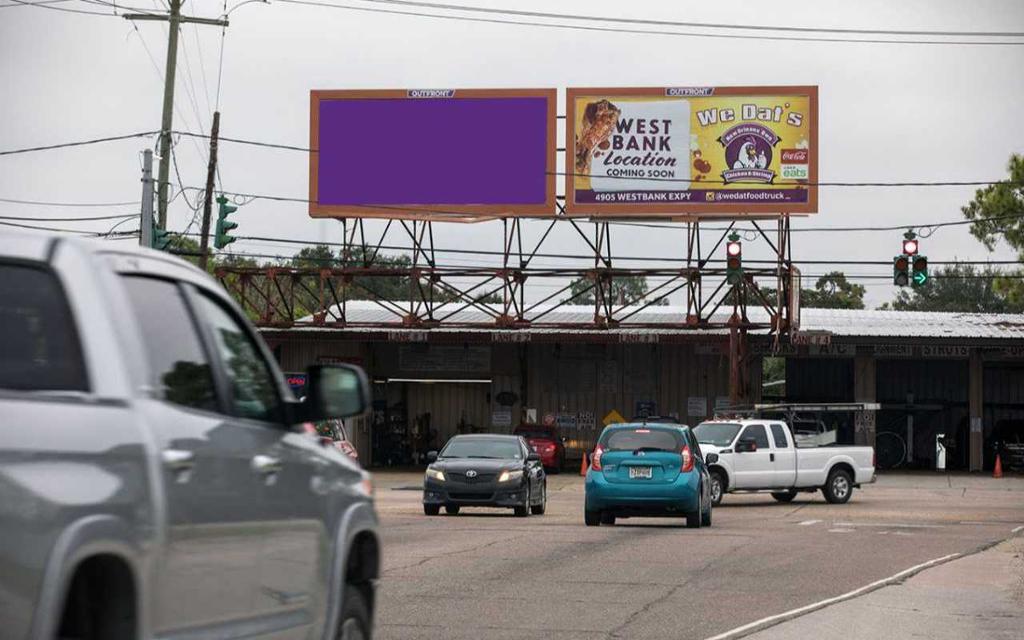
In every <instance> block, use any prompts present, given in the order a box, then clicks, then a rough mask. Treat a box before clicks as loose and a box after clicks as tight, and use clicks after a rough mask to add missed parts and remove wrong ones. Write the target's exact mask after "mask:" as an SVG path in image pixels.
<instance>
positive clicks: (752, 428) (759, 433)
mask: <svg viewBox="0 0 1024 640" xmlns="http://www.w3.org/2000/svg"><path fill="white" fill-rule="evenodd" d="M745 438H753V439H754V442H756V443H757V448H758V449H768V448H770V447H771V445H769V444H768V432H767V431H766V430H765V428H764V425H763V424H752V425H748V426H747V428H746V429H744V430H743V435H741V436H740V440H743V439H745Z"/></svg>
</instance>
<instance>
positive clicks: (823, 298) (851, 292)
mask: <svg viewBox="0 0 1024 640" xmlns="http://www.w3.org/2000/svg"><path fill="white" fill-rule="evenodd" d="M761 291H762V292H763V293H764V294H765V297H767V298H768V300H770V301H771V302H772V304H775V303H776V301H777V300H778V292H776V291H775V289H772V288H769V287H765V288H763V289H761ZM864 292H865V288H864V285H860V284H853V283H852V282H850V281H849V280H847V279H846V274H845V273H843V272H842V271H832V272H830V273H826V274H825V275H823V276H822V277H820V278H818V281H817V282H815V283H814V288H813V289H800V306H801V307H802V308H804V309H863V308H864Z"/></svg>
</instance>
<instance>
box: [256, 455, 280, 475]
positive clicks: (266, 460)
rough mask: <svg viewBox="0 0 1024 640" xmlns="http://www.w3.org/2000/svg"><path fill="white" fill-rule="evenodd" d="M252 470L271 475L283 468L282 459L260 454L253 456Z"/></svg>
mask: <svg viewBox="0 0 1024 640" xmlns="http://www.w3.org/2000/svg"><path fill="white" fill-rule="evenodd" d="M252 470H253V471H255V472H257V473H262V474H263V475H270V474H272V473H277V472H278V471H280V470H281V460H279V459H278V458H275V457H273V456H265V455H262V454H261V455H258V456H253V458H252Z"/></svg>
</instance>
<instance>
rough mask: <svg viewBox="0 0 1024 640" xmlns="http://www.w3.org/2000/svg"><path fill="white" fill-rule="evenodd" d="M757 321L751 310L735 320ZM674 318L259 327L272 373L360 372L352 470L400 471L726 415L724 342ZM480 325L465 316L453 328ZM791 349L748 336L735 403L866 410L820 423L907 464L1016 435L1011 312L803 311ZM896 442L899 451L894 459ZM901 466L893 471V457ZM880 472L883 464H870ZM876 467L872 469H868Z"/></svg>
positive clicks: (366, 311) (376, 312) (969, 454)
mask: <svg viewBox="0 0 1024 640" xmlns="http://www.w3.org/2000/svg"><path fill="white" fill-rule="evenodd" d="M758 311H759V310H754V309H751V310H750V319H751V320H753V321H755V322H756V321H765V320H766V318H758V317H757V313H758ZM685 313H686V310H685V309H683V308H677V307H670V306H661V307H648V308H646V309H644V310H642V311H640V312H639V313H638V314H637V315H636V316H634V319H635V320H636V321H637V322H640V323H645V324H647V325H648V326H650V325H654V326H656V325H657V324H665V325H666V326H665V328H663V329H662V328H644V329H639V328H638V329H630V328H624V327H623V328H617V329H605V330H601V329H582V328H581V329H564V328H546V327H545V328H541V327H532V328H526V329H515V330H509V329H498V328H495V329H493V330H489V329H465V328H455V327H452V328H446V327H444V326H442V327H440V328H433V329H429V330H420V329H404V328H395V329H370V328H356V327H344V328H338V327H330V328H327V327H324V328H320V327H295V328H288V329H264V330H263V331H262V333H263V335H264V337H265V338H266V339H267V341H268V343H269V344H270V345H271V347H272V348H273V350H274V352H275V354H276V355H277V357H278V359H279V362H280V363H281V366H282V368H283V369H284V370H285V371H286V372H301V371H303V370H305V368H306V367H308V366H310V365H314V364H318V363H332V362H351V363H356V364H360V365H362V366H363V367H364V368H365V369H366V370H367V373H368V374H369V376H370V378H371V380H372V381H373V383H374V384H373V389H374V413H373V415H372V416H370V417H368V418H364V419H360V420H358V421H355V422H354V423H353V424H351V425H349V431H350V437H351V438H352V439H353V441H354V444H355V446H356V447H357V449H358V450H359V453H360V458H361V460H362V461H363V462H364V463H366V464H368V465H370V466H376V465H386V464H409V463H412V462H413V461H414V460H419V459H421V458H420V456H422V454H423V453H424V452H425V451H426V450H427V449H430V448H436V447H438V446H440V445H443V443H444V442H445V441H446V440H447V439H448V438H449V437H451V436H452V435H454V434H455V433H460V432H466V433H468V432H483V431H492V432H494V431H496V432H508V431H510V430H511V429H512V428H513V427H514V426H515V425H517V424H519V423H520V422H527V421H536V422H542V421H548V422H554V423H555V424H557V425H558V426H559V428H560V431H561V433H562V435H563V436H564V437H565V438H566V439H567V443H568V455H569V458H570V459H572V458H573V457H575V458H576V459H577V460H578V459H579V458H580V457H581V452H582V451H584V450H589V449H590V448H591V447H592V446H593V444H594V440H595V439H596V437H597V435H598V434H599V433H600V430H601V429H602V428H603V426H604V423H605V422H607V421H610V420H615V419H618V417H619V416H621V417H622V418H626V419H629V418H631V417H633V416H635V415H642V414H649V415H662V416H674V417H677V418H678V419H679V421H680V422H682V423H685V424H690V425H695V424H697V423H699V422H701V421H702V420H704V419H706V418H708V417H709V416H711V415H713V413H714V411H715V410H716V408H720V407H723V406H727V405H728V404H729V359H728V353H727V348H728V341H729V336H728V332H727V331H723V330H694V329H690V328H685V327H681V326H680V318H683V317H685ZM592 317H593V307H590V306H586V307H579V306H577V307H573V306H560V307H558V308H557V309H554V310H552V311H551V312H550V314H548V315H547V316H546V320H548V321H550V322H551V323H552V324H555V323H557V324H569V323H574V322H575V323H579V324H583V323H585V322H588V321H590V320H591V319H592ZM488 319H489V317H488V316H486V315H484V314H483V313H482V312H480V311H477V310H474V309H466V310H464V311H460V312H459V313H458V315H457V316H456V317H455V318H452V320H453V321H455V322H460V323H478V322H485V321H487V320H488ZM347 320H348V322H349V323H358V324H368V323H382V324H383V323H393V322H394V321H395V316H394V315H393V314H392V312H390V311H387V310H385V309H382V308H381V307H380V306H378V305H376V304H375V303H373V302H349V303H348V306H347ZM801 323H802V324H801V332H800V334H798V337H797V338H796V339H794V342H801V341H803V342H810V343H812V344H792V343H790V342H788V341H783V343H782V344H779V345H774V344H773V339H772V338H771V337H769V336H767V335H757V334H754V333H751V334H749V351H748V357H747V359H746V369H747V373H748V375H749V380H751V381H753V382H752V383H751V384H750V385H749V390H748V396H747V398H746V401H747V402H751V403H752V402H759V401H762V398H764V399H765V400H767V399H768V394H769V393H770V392H775V391H780V392H782V393H781V395H779V396H777V397H775V398H773V399H772V401H773V402H774V401H776V400H778V401H787V402H804V403H823V402H833V403H835V402H861V403H877V404H879V405H880V408H879V410H877V411H862V412H846V413H835V414H828V415H821V416H820V419H821V420H822V421H823V422H824V423H826V424H827V425H828V426H829V427H834V428H836V429H837V432H838V441H839V442H840V443H856V444H872V445H874V444H876V443H877V444H878V445H879V448H880V451H879V453H880V455H881V454H883V453H884V454H886V455H888V456H891V457H892V460H890V461H888V463H889V464H892V463H894V462H899V464H900V466H904V467H909V468H934V467H935V460H936V437H937V436H938V435H939V434H944V435H945V442H946V444H947V445H948V449H947V450H946V466H947V468H953V469H957V468H959V469H970V470H981V469H983V468H985V469H989V468H991V466H992V464H993V459H994V450H993V447H992V443H993V441H994V439H995V438H998V437H1001V434H1005V433H1007V432H1014V433H1018V434H1019V436H1021V437H1024V315H996V314H967V313H918V312H899V311H869V310H832V309H804V310H803V311H802V318H801ZM773 357H781V358H784V359H785V385H784V386H783V385H773V386H772V387H771V388H768V389H762V387H761V384H760V381H761V379H762V368H763V366H764V365H765V363H766V359H767V358H773ZM901 447H902V449H901ZM899 458H902V460H899ZM880 462H883V461H882V460H880ZM883 466H884V465H883Z"/></svg>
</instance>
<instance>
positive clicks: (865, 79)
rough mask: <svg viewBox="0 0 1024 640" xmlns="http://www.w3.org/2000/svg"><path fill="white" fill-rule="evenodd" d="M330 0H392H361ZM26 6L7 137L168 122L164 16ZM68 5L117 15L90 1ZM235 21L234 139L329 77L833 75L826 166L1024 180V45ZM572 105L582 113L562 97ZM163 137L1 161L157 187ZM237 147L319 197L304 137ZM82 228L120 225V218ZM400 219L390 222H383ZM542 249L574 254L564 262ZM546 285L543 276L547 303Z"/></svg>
mask: <svg viewBox="0 0 1024 640" xmlns="http://www.w3.org/2000/svg"><path fill="white" fill-rule="evenodd" d="M26 1H36V0H26ZM318 1H323V2H327V3H336V4H347V5H350V6H359V7H369V8H374V7H376V8H388V5H382V4H378V3H372V2H365V1H361V0H318ZM438 1H439V0H438ZM458 1H460V2H463V0H458ZM453 2H455V0H453ZM134 3H135V6H137V7H142V8H146V9H147V10H154V8H155V7H158V6H159V7H162V6H163V5H162V0H134ZM12 4H14V3H13V1H12V0H0V96H2V99H0V150H4V149H12V148H20V147H28V146H36V145H45V144H54V143H61V142H66V141H73V140H82V139H88V138H93V137H103V136H113V135H119V134H126V133H132V132H137V131H149V130H155V129H158V128H159V126H160V110H161V93H162V87H163V82H162V70H163V65H164V56H165V54H166V42H167V31H166V27H165V26H164V25H163V24H161V23H154V22H140V23H138V30H137V31H136V29H135V28H134V27H133V26H132V24H131V23H129V22H128V21H126V20H124V19H122V18H119V17H115V16H94V15H79V14H74V13H68V12H62V11H57V10H52V9H50V10H48V9H44V8H40V7H24V6H8V5H12ZM119 4H120V3H119ZM232 4H234V3H232ZM464 4H472V5H476V6H490V7H498V8H501V7H515V8H516V9H519V10H529V9H532V10H537V11H554V12H559V13H577V14H588V15H595V16H611V17H631V18H638V17H639V18H651V19H660V20H677V21H682V20H685V21H694V22H716V23H729V24H748V25H749V24H756V25H787V26H802V27H832V28H864V29H914V30H924V29H927V30H957V31H1007V30H1012V31H1024V2H1021V1H1020V0H1003V1H999V0H976V1H974V2H969V3H968V2H963V0H941V1H939V0H917V1H908V0H904V1H902V2H893V1H892V0H885V1H879V2H876V1H870V2H868V1H862V2H856V3H851V2H849V1H839V0H828V1H823V0H814V1H804V0H791V1H790V2H787V3H785V4H780V3H769V2H736V1H721V0H720V1H718V2H707V1H705V2H682V1H674V2H654V1H646V2H644V1H634V2H630V3H622V2H605V1H600V0H589V1H586V2H583V1H576V0H573V1H560V2H557V3H554V2H538V1H525V0H520V1H519V2H515V3H512V2H511V0H472V1H471V0H464ZM50 6H51V7H65V8H69V9H70V8H73V9H78V10H83V11H97V12H109V11H111V9H109V8H108V7H104V6H102V5H100V4H95V3H86V2H83V1H82V0H68V1H66V2H62V3H57V4H53V5H50ZM229 6H230V5H229ZM392 8H395V7H392ZM185 12H186V13H189V14H194V15H203V16H216V15H217V14H219V13H221V12H222V2H215V1H209V0H201V1H200V0H190V1H187V2H186V3H185ZM230 19H231V26H230V27H229V28H228V30H227V36H226V39H225V41H224V63H223V75H222V82H221V91H220V110H221V113H222V116H221V118H222V119H221V134H222V135H224V136H230V137H238V138H248V139H256V140H265V141H271V142H279V143H284V144H295V145H299V146H305V145H306V144H307V143H308V133H309V114H308V111H309V90H310V89H314V88H316V89H355V88H424V87H431V88H433V87H446V88H447V87H453V88H486V87H556V88H559V89H564V88H565V87H570V86H623V87H629V86H713V85H772V84H789V85H803V84H813V85H818V86H819V91H820V106H819V113H820V116H819V122H820V125H819V126H820V129H819V130H820V137H819V147H820V164H819V171H820V177H821V180H822V181H943V180H949V181H963V180H988V179H999V178H1003V177H1005V176H1006V169H1005V165H1006V162H1007V159H1008V157H1009V156H1010V154H1011V153H1013V152H1017V153H1020V152H1024V117H1022V113H1024V109H1022V104H1024V103H1022V100H1024V82H1022V81H1021V70H1022V68H1024V64H1022V63H1024V46H966V45H941V46H940V45H909V44H866V43H838V42H778V41H762V40H753V39H746V38H736V39H719V38H703V37H694V36H686V37H684V36H669V35H649V34H643V35H642V34H627V33H596V32H588V31H578V30H567V29H554V28H542V27H535V26H518V25H496V24H482V23H472V22H463V21H453V20H442V19H436V18H427V17H414V16H401V15H392V14H383V13H368V12H362V11H351V10H338V9H330V8H321V7H309V6H299V5H295V4H285V3H280V2H277V3H271V4H269V5H266V4H257V3H253V4H247V5H246V6H243V7H241V8H239V9H238V10H237V11H235V12H234V13H232V14H231V18H230ZM702 31H704V32H708V33H710V32H712V31H711V30H708V29H703V30H702ZM716 33H723V32H721V31H718V32H716ZM731 33H735V32H731ZM1006 39H1007V38H1003V40H1006ZM1017 40H1018V41H1020V42H1022V43H1024V38H1018V39H1017ZM220 44H221V38H220V29H219V28H216V27H210V26H199V27H194V26H187V27H186V28H185V29H184V31H183V33H182V39H181V49H180V53H179V59H178V60H179V67H178V75H177V79H178V82H177V93H176V103H177V109H176V116H175V123H174V128H175V129H176V130H191V131H208V130H209V126H210V114H211V112H212V110H213V107H212V103H215V102H216V94H217V91H216V88H217V76H218V55H219V51H220ZM147 47H148V53H147ZM150 55H152V58H153V59H154V60H155V63H156V64H155V66H154V60H151V58H150ZM190 92H191V95H190ZM193 96H194V101H195V105H193ZM560 113H564V105H562V106H560ZM560 131H561V128H560ZM482 142H483V143H484V144H487V141H482ZM495 143H496V144H500V141H496V142H495ZM152 144H153V140H152V139H138V140H131V141H126V142H117V143H109V144H102V145H92V146H88V147H80V148H77V149H65V150H57V151H47V152H41V153H33V154H23V155H16V156H6V157H0V198H9V199H12V198H13V199H24V200H42V201H62V202H63V201H71V202H128V201H137V200H138V198H139V195H140V185H139V175H140V173H139V170H140V153H139V152H140V151H141V150H142V149H143V148H145V147H146V146H151V145H152ZM177 151H178V159H179V168H180V172H181V178H182V181H183V182H184V183H186V184H189V185H201V184H203V182H204V180H205V175H206V166H205V164H206V156H205V149H204V145H203V141H201V140H199V141H196V144H194V143H193V141H192V140H189V139H184V138H183V139H181V140H180V141H179V143H178V146H177ZM220 159H221V176H222V180H223V182H222V185H223V188H224V189H225V190H228V191H235V192H253V193H265V194H274V195H284V196H293V197H299V198H301V197H304V195H305V194H306V193H307V192H308V185H307V180H308V163H307V158H306V156H305V155H304V154H302V153H299V152H295V151H283V150H270V149H257V148H252V147H245V146H239V145H236V144H230V143H225V144H223V145H222V146H221V152H220ZM172 175H173V174H172ZM172 179H173V180H174V181H177V180H176V179H175V178H172ZM972 194H973V188H970V187H932V188H838V187H832V188H830V187H822V189H821V191H820V195H819V210H820V213H818V214H817V215H814V216H811V217H809V218H804V219H800V220H798V221H796V222H795V223H794V228H795V229H800V228H808V227H814V228H819V227H846V226H863V225H895V224H906V225H908V226H915V227H917V226H920V225H926V224H928V223H934V222H942V221H950V220H957V219H960V218H962V216H961V213H960V207H961V206H962V205H963V204H965V203H966V202H968V201H969V200H970V198H971V196H972ZM191 195H193V194H190V197H191ZM132 209H133V206H132V205H128V206H124V207H114V208H112V210H113V211H116V212H120V211H128V212H130V211H131V210H132ZM136 210H137V209H136ZM97 211H100V210H98V209H65V208H55V207H35V206H24V205H15V204H10V203H3V202H0V215H33V216H38V217H39V218H40V219H44V218H47V217H59V216H62V215H63V216H68V215H86V213H85V212H90V213H96V212H97ZM104 212H105V211H104ZM192 218H193V213H192V211H191V210H190V209H189V208H188V207H187V206H186V204H185V203H184V202H183V201H182V199H181V198H179V199H178V200H177V201H176V202H174V203H173V204H172V205H171V214H170V225H169V226H170V228H171V229H173V230H182V229H184V228H185V227H186V226H188V224H189V222H190V221H191V220H192ZM237 218H238V220H239V222H240V228H239V230H238V233H240V234H243V235H254V236H275V237H287V238H297V239H307V240H325V239H326V240H331V241H340V240H341V224H340V223H338V222H335V221H313V220H311V219H309V217H308V214H307V210H306V205H304V204H301V203H274V202H269V201H265V200H256V201H253V202H251V203H249V204H247V205H245V206H244V207H242V208H241V210H240V212H239V215H238V216H237ZM54 224H55V226H72V225H71V223H60V224H56V223H54ZM132 224H134V223H128V224H126V225H125V226H124V227H122V228H131V226H132ZM74 226H75V227H76V228H79V227H80V228H83V229H93V230H106V229H107V228H109V226H110V223H109V222H104V223H94V224H92V225H91V226H90V225H88V224H83V223H77V224H75V225H74ZM544 226H545V225H544V223H541V222H530V223H528V224H527V225H526V227H525V229H526V233H527V235H528V236H539V235H540V234H541V233H542V231H543V228H544ZM381 227H382V225H381V224H380V223H376V222H375V223H372V224H371V225H370V228H374V229H379V228H381ZM684 239H685V236H684V234H683V232H682V231H674V232H673V231H665V230H652V229H635V228H625V227H617V228H615V229H614V231H613V246H614V248H615V251H616V253H617V254H619V255H649V256H673V255H680V254H681V252H683V251H684V246H685V245H684ZM708 239H709V240H710V239H711V238H710V234H709V236H708ZM435 241H436V243H437V245H438V246H439V247H468V246H472V247H474V248H486V249H495V250H498V249H500V247H501V228H500V224H497V223H491V224H487V223H485V224H479V225H456V224H444V225H438V226H437V227H436V228H435ZM712 241H713V240H712ZM899 241H900V233H898V232H887V233H877V232H876V233H795V234H794V245H793V253H794V258H795V259H796V261H797V262H799V261H800V260H815V259H833V258H838V259H857V260H888V259H890V258H891V257H892V256H893V254H895V253H898V252H899V247H900V244H899ZM404 242H405V241H404V240H403V239H402V238H401V237H400V236H398V235H393V236H391V242H390V244H399V243H404ZM233 248H235V249H236V250H237V251H251V252H261V253H274V254H278V253H289V254H290V253H292V252H293V251H294V250H295V247H287V246H281V245H267V244H257V243H251V242H241V241H240V242H237V243H236V244H235V245H233ZM545 248H546V249H547V250H550V251H562V252H570V253H580V252H583V251H584V249H585V245H584V244H583V243H582V241H580V240H579V239H578V238H576V237H575V236H574V233H573V232H572V231H571V229H570V228H569V227H568V225H559V227H558V231H557V232H556V233H555V234H552V236H551V237H550V238H549V240H548V242H547V243H546V244H545ZM744 249H745V250H744V255H745V256H746V257H748V258H749V257H764V256H765V255H766V252H767V247H766V245H765V243H764V242H763V241H751V242H747V243H746V244H745V247H744ZM922 249H923V252H924V253H927V255H928V256H929V257H930V259H931V260H932V261H933V262H934V261H939V260H952V259H954V258H961V259H975V260H986V259H1010V258H1013V257H1014V254H1013V253H1012V252H1011V251H1010V250H1009V249H1007V248H1006V247H1005V246H1003V247H1000V248H999V249H998V250H997V251H996V252H994V253H991V254H990V253H989V252H988V251H986V250H985V248H984V247H983V246H982V245H981V244H980V243H979V242H977V241H976V240H975V239H974V238H973V237H972V236H971V235H970V234H969V233H968V231H967V227H966V226H961V227H952V228H946V229H940V230H938V231H936V232H935V234H934V235H933V236H931V237H929V238H927V239H925V240H923V241H922ZM542 251H543V250H542ZM486 261H487V259H486V258H483V257H479V256H478V257H472V258H466V257H453V258H452V259H451V262H457V263H458V264H482V263H484V262H486ZM538 264H541V265H554V264H559V263H558V262H556V261H553V260H550V259H549V260H544V261H540V262H539V263H538ZM562 264H564V263H562ZM822 269H823V267H816V266H805V267H804V269H803V271H804V272H805V273H820V272H821V270H822ZM933 269H934V267H933ZM845 270H846V271H847V272H848V273H851V274H865V273H876V274H879V273H880V274H889V273H891V269H890V268H889V267H887V266H885V267H873V268H872V267H864V266H860V267H858V266H850V267H846V268H845ZM805 286H806V283H805ZM547 291H550V290H547ZM547 291H546V290H545V289H544V288H543V287H541V288H536V289H533V295H534V298H537V297H540V296H541V295H543V294H545V293H546V292H547ZM893 293H894V288H893V287H892V285H891V283H889V282H886V281H877V280H876V281H873V282H872V283H869V286H868V304H869V306H877V305H878V304H881V303H882V302H884V301H886V300H889V299H891V297H892V295H893ZM673 302H675V303H681V302H682V298H681V297H680V296H679V295H677V296H674V297H673Z"/></svg>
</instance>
